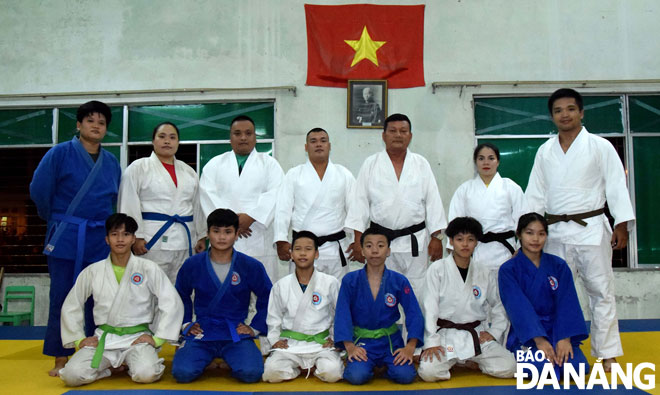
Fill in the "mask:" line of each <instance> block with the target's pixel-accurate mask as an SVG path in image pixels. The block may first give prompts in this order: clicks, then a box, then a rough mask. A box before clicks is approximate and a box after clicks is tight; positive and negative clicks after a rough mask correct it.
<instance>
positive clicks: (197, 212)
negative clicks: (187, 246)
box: [192, 172, 207, 243]
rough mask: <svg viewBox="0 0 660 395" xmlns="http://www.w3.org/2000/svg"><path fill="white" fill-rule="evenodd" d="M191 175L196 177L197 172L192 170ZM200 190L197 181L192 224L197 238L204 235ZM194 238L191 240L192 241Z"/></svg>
mask: <svg viewBox="0 0 660 395" xmlns="http://www.w3.org/2000/svg"><path fill="white" fill-rule="evenodd" d="M192 175H193V177H195V178H197V173H195V172H193V174H192ZM200 190H201V187H200V186H199V181H197V187H196V189H195V195H194V197H193V224H194V226H195V232H196V234H197V240H199V239H201V238H203V237H206V232H207V228H206V217H205V216H204V210H202V203H201V200H200ZM194 242H195V240H193V243H194Z"/></svg>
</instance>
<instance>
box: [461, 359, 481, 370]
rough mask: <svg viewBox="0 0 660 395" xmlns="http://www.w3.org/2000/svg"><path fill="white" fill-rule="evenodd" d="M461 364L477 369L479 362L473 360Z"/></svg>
mask: <svg viewBox="0 0 660 395" xmlns="http://www.w3.org/2000/svg"><path fill="white" fill-rule="evenodd" d="M463 366H464V367H465V368H467V369H470V370H479V364H478V363H476V362H474V361H465V364H464V365H463Z"/></svg>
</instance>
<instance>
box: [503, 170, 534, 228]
mask: <svg viewBox="0 0 660 395" xmlns="http://www.w3.org/2000/svg"><path fill="white" fill-rule="evenodd" d="M506 187H507V193H508V195H509V200H510V202H511V218H512V219H513V223H514V224H515V225H514V227H515V228H517V227H518V220H519V219H520V217H521V216H523V214H527V213H529V212H530V209H529V207H528V206H527V200H526V199H525V194H524V193H523V191H522V188H520V185H518V184H516V183H515V182H514V181H513V180H509V179H507V185H506Z"/></svg>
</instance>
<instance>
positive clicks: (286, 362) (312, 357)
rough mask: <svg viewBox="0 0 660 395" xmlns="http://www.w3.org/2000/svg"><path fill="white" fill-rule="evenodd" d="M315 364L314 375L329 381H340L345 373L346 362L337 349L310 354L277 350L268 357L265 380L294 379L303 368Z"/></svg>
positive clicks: (265, 366) (271, 381)
mask: <svg viewBox="0 0 660 395" xmlns="http://www.w3.org/2000/svg"><path fill="white" fill-rule="evenodd" d="M314 366H316V370H315V371H314V376H316V377H318V378H319V379H321V380H322V381H325V382H328V383H334V382H336V381H339V380H340V379H341V376H342V374H343V373H344V362H343V361H342V360H341V357H340V356H339V353H338V352H337V351H333V350H331V349H327V350H323V351H321V352H314V353H308V354H294V353H290V352H284V351H277V350H275V351H273V353H272V354H271V355H270V356H269V357H268V359H266V363H265V365H264V374H263V380H264V381H267V382H269V383H279V382H281V381H284V380H293V379H295V378H296V377H298V376H299V375H300V369H301V368H302V369H311V368H312V367H314Z"/></svg>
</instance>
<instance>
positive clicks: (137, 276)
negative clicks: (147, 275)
mask: <svg viewBox="0 0 660 395" xmlns="http://www.w3.org/2000/svg"><path fill="white" fill-rule="evenodd" d="M143 280H144V277H143V276H142V273H133V274H131V282H132V283H133V284H135V285H140V284H142V281H143Z"/></svg>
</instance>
